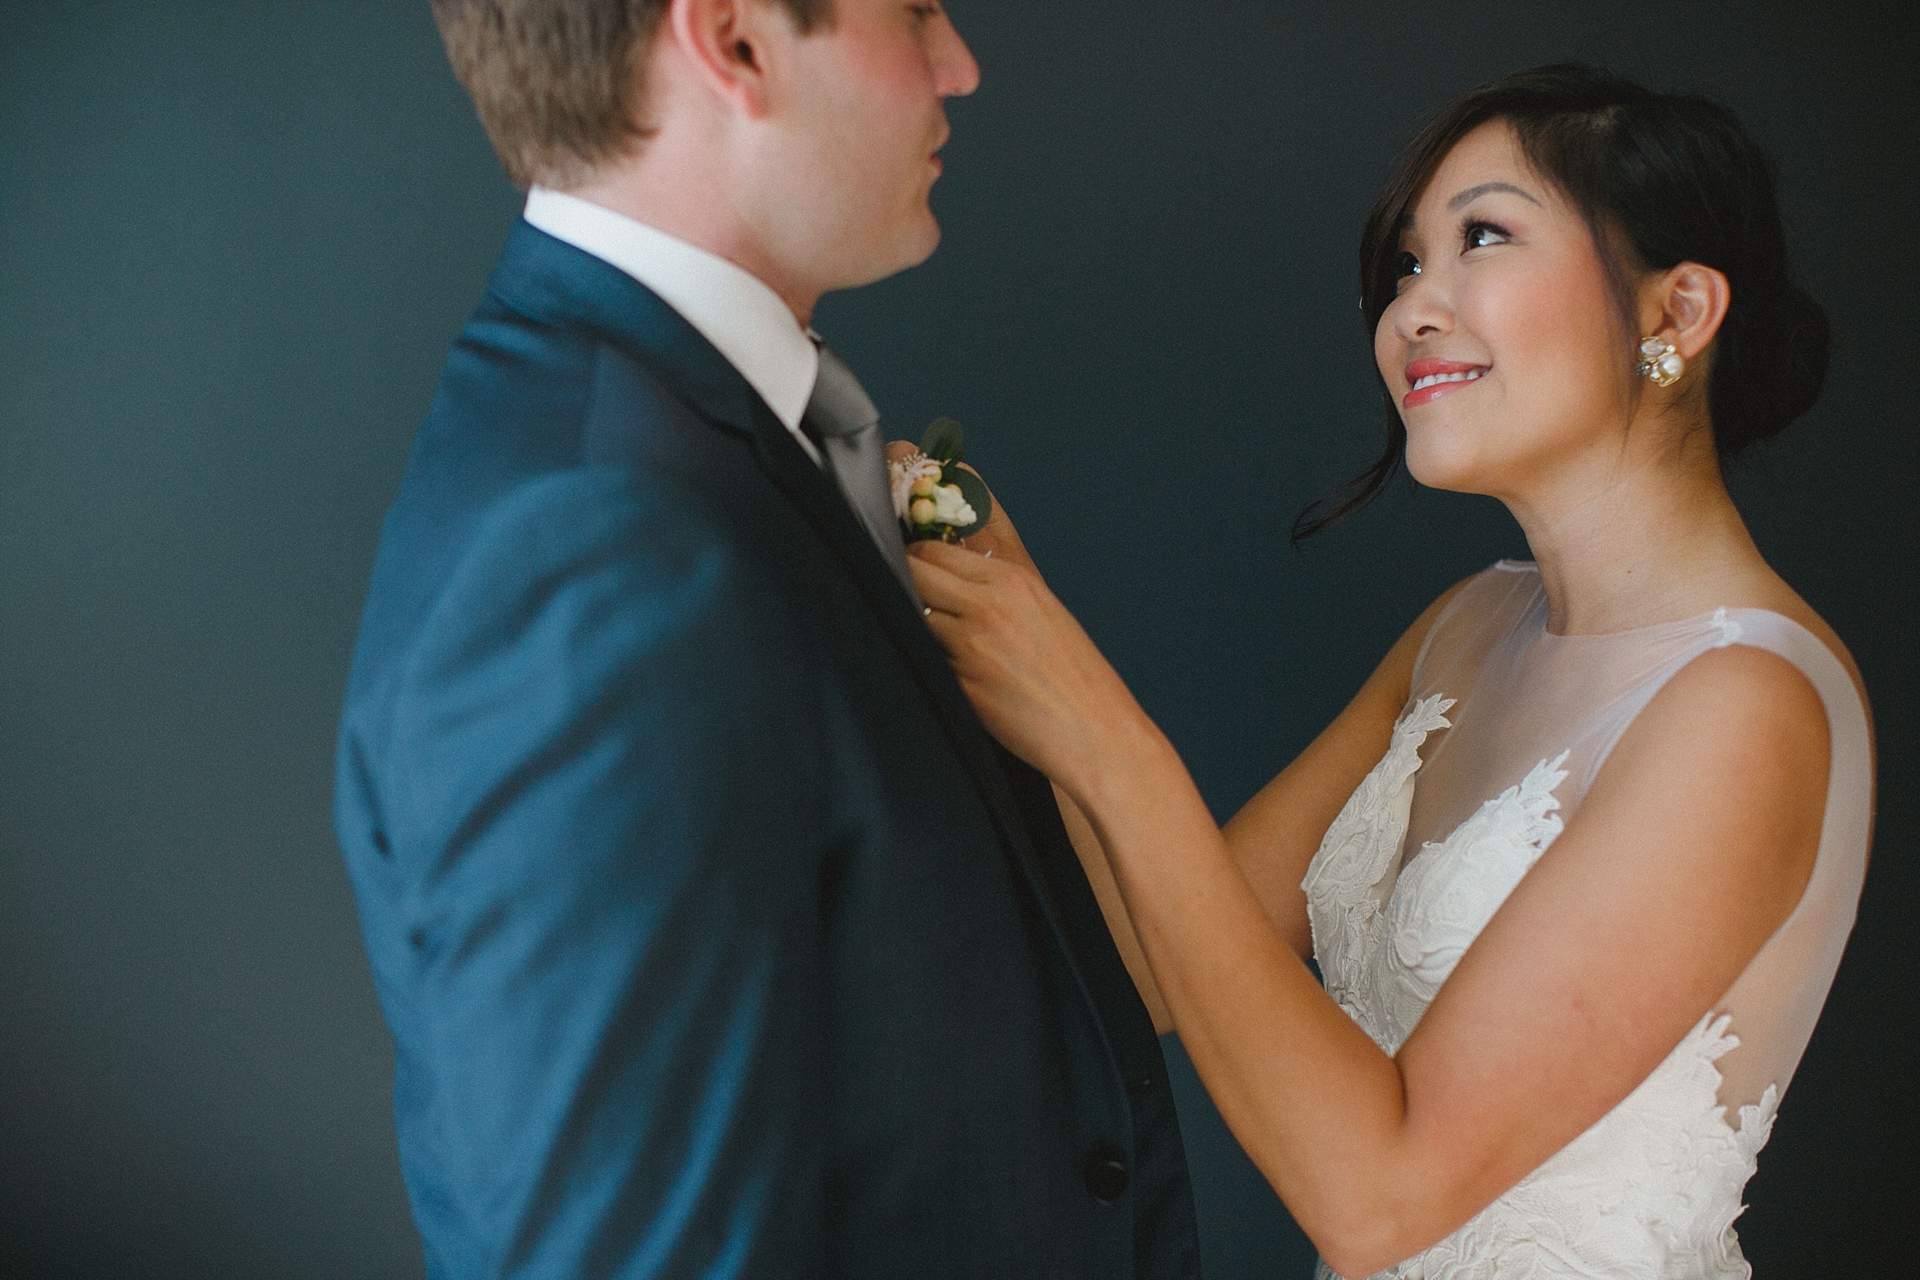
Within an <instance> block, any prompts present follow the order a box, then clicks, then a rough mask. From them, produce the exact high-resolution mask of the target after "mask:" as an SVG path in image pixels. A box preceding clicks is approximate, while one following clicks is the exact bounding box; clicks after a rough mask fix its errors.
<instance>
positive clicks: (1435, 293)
mask: <svg viewBox="0 0 1920 1280" xmlns="http://www.w3.org/2000/svg"><path fill="white" fill-rule="evenodd" d="M1387 314H1388V317H1389V318H1390V319H1391V320H1392V323H1393V331H1394V333H1396V334H1398V335H1399V337H1400V339H1401V341H1403V342H1406V343H1409V344H1412V343H1415V342H1425V341H1427V340H1429V339H1431V338H1439V337H1444V336H1446V335H1447V334H1449V333H1452V332H1453V308H1452V307H1450V306H1448V305H1447V300H1446V298H1445V296H1444V295H1443V293H1442V291H1441V290H1440V288H1439V287H1438V282H1437V281H1433V280H1430V279H1428V278H1427V277H1425V276H1415V277H1413V279H1411V280H1409V281H1408V282H1407V285H1406V288H1405V289H1404V290H1403V291H1402V292H1401V294H1400V296H1399V297H1397V298H1395V299H1394V300H1393V304H1392V305H1391V306H1389V307H1388V308H1387Z"/></svg>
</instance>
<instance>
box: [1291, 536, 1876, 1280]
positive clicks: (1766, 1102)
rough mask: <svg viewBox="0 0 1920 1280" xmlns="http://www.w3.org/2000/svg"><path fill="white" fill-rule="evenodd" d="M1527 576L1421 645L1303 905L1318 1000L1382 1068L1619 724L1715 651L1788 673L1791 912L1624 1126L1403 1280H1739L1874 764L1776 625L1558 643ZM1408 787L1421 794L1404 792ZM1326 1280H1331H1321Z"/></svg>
mask: <svg viewBox="0 0 1920 1280" xmlns="http://www.w3.org/2000/svg"><path fill="white" fill-rule="evenodd" d="M1546 618H1547V605H1546V598H1545V595H1544V593H1543V592H1542V590H1541V587H1540V578H1539V574H1538V572H1537V571H1536V570H1535V569H1534V567H1533V566H1532V565H1531V564H1522V563H1516V562H1511V561H1502V562H1501V563H1499V564H1497V565H1495V566H1494V567H1493V568H1491V569H1488V570H1487V571H1485V572H1484V573H1482V574H1480V575H1479V576H1478V577H1476V578H1475V579H1474V580H1473V581H1472V582H1471V583H1470V584H1469V585H1468V586H1467V587H1466V588H1465V589H1463V590H1462V591H1461V592H1460V594H1459V595H1458V596H1456V597H1455V598H1454V599H1453V600H1452V601H1451V602H1450V603H1449V605H1448V607H1447V609H1446V610H1445V611H1444V612H1443V613H1442V615H1441V617H1440V619H1439V620H1438V622H1436V623H1435V625H1434V628H1433V631H1432V633H1431V634H1430V635H1429V636H1428V638H1427V641H1426V643H1425V645H1424V647H1423V649H1422V651H1421V654H1420V657H1419V660H1418V662H1417V664H1416V666H1415V669H1414V677H1413V691H1412V696H1411V697H1410V698H1409V700H1408V703H1407V708H1406V711H1405V712H1404V713H1403V714H1402V715H1401V717H1400V720H1399V723H1398V724H1397V725H1395V727H1394V731H1393V741H1392V745H1391V747H1390V748H1389V750H1388V751H1387V754H1386V756H1385V758H1384V759H1382V760H1381V761H1380V763H1379V764H1378V765H1377V766H1375V768H1374V770H1373V772H1372V773H1370V774H1369V775H1368V776H1367V778H1366V780H1365V781H1364V782H1362V783H1361V784H1360V787H1359V789H1358V790H1356V791H1355V792H1354V793H1353V796H1352V798H1351V799H1349V800H1348V801H1347V804H1346V807H1345V808H1344V809H1342V810H1341V812H1340V816H1339V818H1338V819H1336V820H1335V822H1334V824H1333V826H1332V827H1330V828H1329V829H1328V831H1327V835H1326V839H1325V840H1324V841H1323V842H1322V844H1321V846H1320V850H1319V852H1318V853H1317V854H1316V855H1315V857H1314V859H1313V862H1312V864H1311V865H1310V866H1309V868H1308V871H1307V875H1306V879H1305V881H1304V882H1303V884H1302V887H1303V888H1304V889H1305V890H1306V894H1307V906H1308V913H1309V916H1310V918H1311V920H1312V923H1313V943H1314V956H1315V959H1316V960H1317V961H1318V962H1319V965H1320V970H1321V973H1322V974H1323V975H1324V977H1325V980H1326V985H1327V990H1328V992H1329V993H1330V994H1331V995H1332V996H1333V997H1334V998H1335V999H1336V1000H1337V1001H1339V1003H1340V1006H1341V1007H1342V1008H1343V1009H1345V1010H1346V1011H1347V1013H1348V1014H1349V1015H1350V1016H1351V1017H1352V1018H1353V1020H1354V1021H1355V1022H1356V1023H1358V1024H1359V1025H1360V1026H1361V1028H1363V1029H1364V1030H1365V1031H1366V1033H1367V1034H1368V1035H1369V1036H1370V1037H1372V1038H1373V1041H1374V1042H1375V1043H1376V1044H1378V1045H1379V1046H1380V1047H1381V1048H1382V1049H1384V1050H1386V1051H1387V1052H1388V1053H1395V1052H1397V1051H1398V1050H1399V1048H1400V1046H1401V1044H1402V1043H1404V1042H1405V1040H1406V1039H1407V1037H1408V1035H1410V1034H1411V1033H1412V1031H1413V1029H1414V1027H1415V1026H1416V1025H1417V1024H1418V1023H1419V1021H1420V1017H1421V1015H1422V1014H1423V1013H1424V1012H1425V1011H1426V1008H1427V1005H1428V1004H1429V1003H1430V1002H1431V1001H1432V1000H1433V997H1434V995H1435V993H1436V992H1438V991H1439V989H1440V986H1441V984H1442V983H1444V982H1445V981H1446V980H1447V975H1448V974H1450V973H1451V972H1452V971H1453V967H1454V965H1456V964H1457V963H1459V960H1460V957H1461V955H1462V954H1463V953H1464V952H1465V951H1466V949H1467V947H1469V946H1470V945H1472V943H1473V940H1474V938H1475V937H1476V936H1478V934H1479V932H1480V930H1481V929H1482V928H1483V927H1484V926H1485V925H1486V923H1487V921H1488V920H1489V919H1490V918H1491V917H1492V916H1493V913H1494V912H1495V911H1496V910H1497V909H1498V908H1499V906H1500V904H1501V902H1503V901H1504V900H1505V899H1506V896H1507V894H1508V893H1510V892H1511V891H1512V890H1513V888H1514V886H1515V885H1516V884H1518V883H1519V881H1520V878H1521V877H1522V876H1524V875H1526V873H1527V870H1528V869H1529V868H1530V867H1532V865H1533V864H1534V862H1535V861H1536V860H1538V859H1539V857H1540V855H1541V854H1542V853H1543V852H1544V851H1545V849H1546V848H1547V846H1548V845H1549V844H1551V843H1552V842H1553V839H1554V837H1555V836H1556V835H1558V834H1559V833H1560V830H1561V827H1562V825H1563V823H1564V822H1565V820H1566V818H1567V817H1568V816H1570V815H1571V814H1572V813H1573V812H1574V811H1575V810H1577V809H1578V808H1579V806H1580V802H1581V799H1582V798H1583V797H1584V796H1585V795H1586V792H1587V788H1588V786H1589V785H1590V784H1591V783H1592V781H1593V778H1594V776H1595V775H1596V774H1597V773H1598V772H1599V769H1600V766H1601V765H1602V764H1603V763H1604V762H1605V760H1606V758H1607V753H1608V752H1609V751H1610V750H1611V749H1612V747H1613V744H1614V743H1615V742H1617V741H1618V740H1619V738H1620V735H1621V733H1622V732H1624V730H1625V729H1626V727H1627V725H1628V723H1629V722H1631V721H1632V719H1633V717H1634V716H1635V715H1636V714H1637V713H1638V712H1639V711H1640V709H1641V708H1642V707H1644V706H1645V705H1646V704H1647V703H1648V701H1650V700H1651V699H1652V697H1653V696H1654V694H1655V693H1657V692H1658V691H1659V689H1660V687H1661V686H1662V685H1663V684H1665V683H1666V681H1667V680H1668V679H1669V678H1670V677H1671V676H1672V675H1673V674H1674V673H1675V672H1676V671H1678V670H1679V669H1680V668H1681V667H1683V666H1684V665H1686V663H1687V662H1689V661H1691V660H1692V659H1693V658H1695V657H1697V656H1699V655H1700V654H1702V653H1705V652H1707V651H1708V650H1710V649H1715V648H1719V647H1721V646H1724V645H1729V644H1744V645H1753V646H1756V647H1758V648H1762V649H1766V650H1770V651H1772V652H1774V653H1777V654H1780V655H1781V656H1783V657H1785V658H1786V659H1787V660H1788V661H1790V662H1792V663H1793V664H1794V665H1795V666H1796V667H1798V668H1799V669H1800V670H1801V671H1802V672H1804V673H1805V674H1806V676H1807V678H1808V679H1809V680H1810V681H1811V682H1812V684H1813V686H1814V688H1815V689H1816V690H1818V692H1819V694H1820V698H1821V701H1822V703H1823V704H1824V705H1825V707H1826V712H1827V721H1828V725H1829V728H1830V730H1831V734H1832V760H1833V765H1832V773H1831V775H1830V778H1829V783H1828V791H1827V811H1826V820H1825V826H1824V827H1823V829H1822V832H1821V839H1820V851H1819V855H1818V858H1817V860H1816V862H1815V864H1814V870H1813V874H1812V878H1811V879H1810V881H1809V883H1808V884H1807V887H1806V890H1805V892H1804V894H1803V895H1802V897H1801V900H1800V902H1799V904H1798V905H1797V906H1796V907H1795V909H1794V911H1793V912H1792V914H1791V915H1790V916H1789V917H1788V919H1787V920H1786V922H1785V923H1784V924H1782V925H1781V926H1780V929H1779V931H1778V932H1776V933H1775V934H1774V935H1773V937H1772V938H1771V939H1770V940H1769V941H1768V942H1767V943H1766V945H1765V946H1764V947H1763V948H1762V949H1761V951H1760V953H1759V954H1758V955H1757V956H1755V957H1754V959H1753V961H1752V963H1751V964H1749V965H1748V966H1747V968H1746V970H1745V971H1744V972H1743V973H1742V974H1741V975H1740V977H1739V979H1738V980H1737V981H1736V982H1735V983H1734V985H1733V986H1732V988H1731V989H1729V991H1728V992H1727V994H1726V996H1725V997H1724V998H1723V999H1722V1000H1721V1001H1720V1002H1719V1003H1718V1004H1717V1005H1716V1006H1715V1007H1714V1009H1713V1010H1712V1011H1711V1012H1709V1013H1708V1014H1707V1015H1706V1016H1705V1017H1704V1018H1702V1019H1701V1020H1700V1022H1699V1023H1698V1025H1696V1026H1695V1027H1694V1028H1693V1030H1692V1031H1690V1032H1689V1033H1688V1034H1687V1035H1686V1036H1685V1038H1683V1039H1682V1040H1681V1041H1680V1043H1679V1044H1677V1045H1675V1046H1674V1048H1673V1051H1672V1052H1671V1053H1670V1054H1668V1056H1667V1058H1666V1060H1665V1061H1664V1062H1662V1063H1661V1064H1660V1066H1659V1067H1657V1068H1656V1069H1655V1070H1654V1072H1653V1073H1652V1074H1651V1075H1650V1076H1648V1077H1647V1078H1646V1080H1645V1081H1643V1082H1642V1083H1641V1085H1640V1086H1639V1087H1638V1088H1637V1089H1635V1090H1634V1092H1633V1093H1632V1094H1631V1095H1630V1096H1628V1098H1627V1099H1626V1100H1625V1101H1624V1102H1622V1103H1621V1104H1620V1105H1619V1106H1617V1107H1615V1108H1614V1109H1613V1110H1612V1111H1610V1112H1609V1113H1607V1115H1605V1116H1604V1117H1602V1118H1601V1119H1600V1121H1599V1122H1598V1123H1597V1124H1595V1125H1594V1126H1593V1127H1592V1128H1591V1129H1588V1130H1587V1131H1586V1132H1585V1133H1584V1134H1582V1135H1581V1136H1580V1137H1578V1138H1576V1139H1574V1141H1573V1142H1571V1143H1569V1144H1568V1145H1567V1146H1566V1147H1565V1148H1564V1149H1562V1150H1561V1151H1560V1152H1559V1153H1558V1154H1556V1155H1554V1156H1553V1157H1552V1158H1551V1159H1549V1160H1548V1161H1547V1162H1546V1163H1545V1164H1543V1165H1541V1166H1540V1167H1539V1168H1538V1169H1536V1170H1534V1172H1532V1173H1531V1174H1529V1175H1527V1176H1526V1177H1525V1178H1522V1179H1521V1180H1520V1182H1519V1183H1517V1184H1516V1185H1515V1186H1514V1187H1512V1188H1511V1189H1510V1190H1509V1191H1507V1193H1506V1194H1505V1195H1502V1196H1501V1197H1500V1198H1499V1199H1497V1200H1495V1201H1494V1202H1493V1203H1492V1204H1490V1205H1488V1206H1487V1208H1485V1209H1484V1210H1482V1211H1481V1212H1480V1213H1479V1214H1478V1215H1477V1216H1475V1217H1474V1218H1473V1219H1472V1221H1470V1222H1468V1223H1467V1224H1466V1225H1465V1226H1463V1227H1461V1228H1460V1229H1459V1230H1458V1231H1456V1232H1454V1233H1453V1234H1452V1235H1450V1236H1448V1237H1447V1238H1446V1239H1445V1240H1442V1241H1441V1242H1440V1243H1439V1244H1436V1245H1434V1246H1433V1247H1432V1248H1430V1249H1427V1250H1426V1251H1424V1252H1423V1253H1421V1254H1419V1255H1418V1256H1416V1257H1413V1258H1409V1259H1407V1260H1406V1261H1404V1262H1402V1263H1400V1264H1399V1265H1398V1266H1397V1267H1393V1268H1390V1269H1388V1270H1387V1271H1384V1272H1381V1273H1380V1275H1381V1276H1382V1277H1396V1278H1397V1280H1534V1278H1536V1277H1537V1278H1539V1280H1548V1278H1549V1277H1554V1278H1557V1277H1581V1278H1582V1280H1682V1278H1685V1280H1723V1278H1726V1280H1732V1278H1733V1277H1745V1276H1749V1275H1750V1274H1751V1269H1750V1268H1749V1267H1748V1266H1747V1263H1746V1261H1745V1259H1744V1258H1742V1256H1741V1253H1740V1243H1739V1240H1738V1238H1737V1237H1736V1236H1735V1234H1734V1230H1733V1220H1734V1219H1735V1218H1736V1217H1738V1216H1739V1214H1740V1212H1741V1209H1742V1205H1741V1192H1742V1190H1743V1188H1744V1187H1745V1186H1746V1183H1747V1179H1748V1178H1750V1177H1751V1176H1752V1175H1753V1171H1754V1166H1755V1160H1756V1157H1757V1155H1758V1153H1759V1151H1760V1148H1761V1147H1762V1146H1764V1145H1766V1141H1767V1136H1768V1134H1769V1132H1770V1131H1771V1129H1772V1126H1773V1118H1774V1111H1775V1109H1776V1107H1777V1106H1778V1105H1779V1101H1780V1096H1781V1094H1782V1093H1783V1092H1784V1091H1785V1090H1786V1087H1787V1083H1788V1081H1789V1079H1790V1078H1791V1077H1792V1075H1793V1070H1794V1067H1795V1066H1796V1065H1797V1064H1798V1063H1799V1060H1800V1054H1801V1052H1802V1051H1803V1050H1804V1049H1805V1048H1806V1044H1807V1038H1808V1036H1809V1035H1810V1034H1811V1033H1812V1031H1813V1024H1814V1021H1815V1019H1816V1018H1817V1017H1818V1016H1819V1012H1820V1006H1821V1004H1822V1003H1823V1002H1824V1001H1825V999H1826V995H1827V989H1828V987H1829V985H1830V984H1831V983H1832V981H1833V974H1834V970H1835V968H1836V967H1837V966H1838V965H1839V962H1840V952H1841V949H1842V947H1843V946H1844V945H1845V943H1846V939H1847V934H1848V931H1849V930H1850V929H1851V928H1852V926H1853V916H1854V907H1855V904H1856V903H1857V901H1858V899H1859V896H1860V884H1861V878H1862V876H1863V874H1864V871H1865V867H1866V852H1867V834H1868V821H1869V812H1870V808H1871V804H1872V762H1871V757H1870V748H1869V741H1868V731H1867V722H1866V715H1865V712H1864V709H1863V708H1862V706H1861V703H1860V699H1859V696H1858V694H1857V692H1856V690H1855V688H1854V685H1853V683H1852V681H1851V680H1850V679H1849V678H1848V676H1847V673H1846V671H1845V669H1844V668H1842V666H1841V665H1840V663H1839V661H1838V660H1837V659H1836V658H1835V657H1834V655H1833V653H1832V652H1831V651H1830V650H1829V649H1828V648H1827V647H1826V646H1825V645H1823V644H1822V643H1821V642H1820V641H1819V640H1817V639H1816V638H1815V637H1814V636H1813V635H1812V634H1810V633H1809V632H1808V631H1807V630H1806V629H1805V628H1803V627H1801V626H1800V625H1799V624H1798V623H1795V622H1793V621H1791V620H1789V619H1787V618H1784V617H1782V616H1780V615H1779V614H1775V613H1770V612H1766V611H1763V610H1756V609H1721V610H1718V611H1716V612H1714V613H1711V614H1706V615H1702V616H1700V617H1697V618H1693V619H1689V620H1688V621H1685V622H1676V623H1671V624H1666V625H1662V626H1655V627H1644V628H1640V629H1638V630H1634V631H1627V632H1621V633H1617V634H1613V635H1594V636H1555V635H1552V634H1549V633H1548V632H1547V630H1546ZM1416 783H1417V785H1416ZM1317 1275H1318V1277H1320V1280H1328V1278H1330V1277H1333V1276H1334V1273H1333V1272H1332V1271H1331V1270H1330V1269H1329V1268H1327V1266H1326V1265H1325V1264H1324V1263H1322V1264H1321V1266H1320V1268H1319V1270H1318V1273H1317Z"/></svg>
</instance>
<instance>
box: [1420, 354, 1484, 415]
mask: <svg viewBox="0 0 1920 1280" xmlns="http://www.w3.org/2000/svg"><path fill="white" fill-rule="evenodd" d="M1492 367H1493V366H1492V365H1486V364H1468V363H1466V362H1465V361H1463V360H1435V359H1433V358H1431V357H1429V358H1427V359H1423V360H1415V361H1414V362H1413V363H1412V364H1410V365H1408V366H1407V370H1406V372H1407V385H1408V386H1410V387H1412V388H1413V389H1412V390H1411V391H1409V392H1407V394H1406V395H1405V396H1404V397H1403V398H1402V399H1401V401H1400V406H1401V407H1402V408H1403V409H1414V408H1418V407H1419V406H1421V405H1423V404H1430V403H1432V402H1433V401H1435V400H1438V399H1439V398H1440V397H1441V396H1443V395H1446V394H1447V393H1448V392H1450V391H1457V390H1459V389H1460V388H1461V387H1464V386H1467V385H1469V384H1471V383H1474V382H1478V381H1479V380H1480V375H1481V374H1483V373H1485V372H1486V371H1487V370H1488V369H1491V368H1492Z"/></svg>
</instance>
